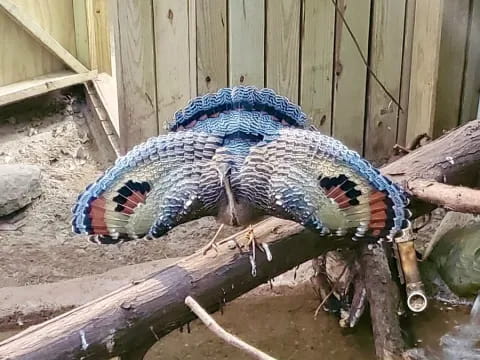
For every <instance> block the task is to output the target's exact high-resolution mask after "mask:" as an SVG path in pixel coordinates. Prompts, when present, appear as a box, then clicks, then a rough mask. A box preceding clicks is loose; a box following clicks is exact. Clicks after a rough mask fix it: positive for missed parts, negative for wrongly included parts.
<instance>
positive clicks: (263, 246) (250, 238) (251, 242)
mask: <svg viewBox="0 0 480 360" xmlns="http://www.w3.org/2000/svg"><path fill="white" fill-rule="evenodd" d="M246 238H247V246H251V248H252V253H251V255H250V264H251V266H252V276H254V277H255V276H256V275H257V263H256V248H257V246H258V247H259V249H260V250H261V251H263V252H265V255H266V257H267V260H268V261H272V253H271V251H270V248H269V246H268V244H267V243H257V240H256V238H255V233H254V231H253V226H252V225H250V226H249V227H248V231H247V234H246Z"/></svg>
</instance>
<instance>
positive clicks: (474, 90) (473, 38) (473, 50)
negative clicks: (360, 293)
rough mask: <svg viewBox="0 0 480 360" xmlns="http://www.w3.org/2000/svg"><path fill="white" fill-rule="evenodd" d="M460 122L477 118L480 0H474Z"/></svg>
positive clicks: (479, 61)
mask: <svg viewBox="0 0 480 360" xmlns="http://www.w3.org/2000/svg"><path fill="white" fill-rule="evenodd" d="M465 65H466V66H465V72H464V76H463V94H462V108H461V114H460V122H461V123H462V124H464V123H466V122H467V121H470V120H473V119H477V118H478V117H477V111H478V97H479V96H480V0H473V3H472V13H471V17H470V33H469V41H468V50H467V58H466V64H465Z"/></svg>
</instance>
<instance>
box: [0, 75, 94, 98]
mask: <svg viewBox="0 0 480 360" xmlns="http://www.w3.org/2000/svg"><path fill="white" fill-rule="evenodd" d="M96 76H97V71H96V70H93V71H87V72H84V73H80V74H76V73H74V72H72V71H63V72H59V73H52V74H48V75H44V76H42V77H39V78H35V79H31V80H25V81H20V82H17V83H14V84H9V85H5V86H2V87H0V106H2V105H6V104H10V103H14V102H17V101H20V100H24V99H27V98H30V97H34V96H38V95H42V94H46V93H48V92H51V91H54V90H58V89H62V88H66V87H69V86H72V85H77V84H80V83H83V82H86V81H89V80H92V79H94V78H95V77H96Z"/></svg>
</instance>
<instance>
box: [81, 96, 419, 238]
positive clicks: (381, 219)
mask: <svg viewBox="0 0 480 360" xmlns="http://www.w3.org/2000/svg"><path fill="white" fill-rule="evenodd" d="M406 205H407V197H406V195H405V193H404V192H403V191H402V190H401V189H400V188H399V187H398V186H396V185H395V184H393V183H392V182H391V181H390V180H388V179H387V178H386V177H384V176H383V175H381V174H380V173H379V171H378V170H376V169H375V168H374V167H372V165H370V164H369V163H368V162H367V161H366V160H365V159H362V158H361V157H360V156H359V154H357V153H356V152H354V151H352V150H349V149H348V148H347V147H345V146H344V145H343V144H342V143H340V142H339V141H337V140H335V139H333V138H331V137H329V136H326V135H322V134H321V133H319V132H318V131H313V130H311V129H310V128H308V121H307V116H306V115H305V114H304V113H303V112H302V111H301V109H300V108H299V107H298V106H297V105H295V104H293V103H291V102H290V101H289V100H288V99H287V98H285V97H282V96H279V95H277V94H275V93H274V92H273V91H272V90H270V89H257V88H254V87H234V88H224V89H221V90H219V91H218V92H217V93H214V94H207V95H204V96H200V97H197V98H195V99H193V100H191V101H190V103H189V104H188V105H187V106H186V107H185V108H184V109H183V110H181V111H178V112H177V113H176V114H175V118H174V120H173V121H172V122H171V123H170V125H169V132H168V133H167V134H166V135H160V136H158V137H154V138H151V139H149V140H148V141H146V142H145V143H143V144H141V145H138V146H136V147H134V148H133V149H132V150H131V151H130V152H129V153H127V154H126V155H125V156H124V157H122V158H119V159H118V160H117V161H116V163H115V165H114V166H113V167H111V168H110V169H109V170H107V171H106V172H105V174H104V175H103V176H101V177H100V178H99V179H98V180H97V181H96V182H95V183H93V184H91V185H90V186H88V187H87V189H86V190H85V191H84V192H83V193H82V194H80V196H79V197H78V201H77V204H76V206H75V207H74V209H73V231H74V232H76V233H80V234H90V235H97V237H98V241H99V242H101V243H116V242H118V241H128V240H132V239H137V238H141V237H145V236H146V237H149V238H157V237H159V236H161V235H163V234H165V233H166V232H168V231H169V230H170V229H172V228H173V227H175V226H176V225H179V224H181V223H184V222H187V221H189V220H192V219H195V218H199V217H202V216H206V215H213V216H216V218H217V219H218V221H219V222H220V223H223V224H228V225H235V226H238V225H246V224H251V223H253V222H255V221H256V220H258V219H259V218H261V217H262V216H267V215H270V216H276V217H279V218H284V219H290V220H294V221H296V222H298V223H301V224H303V225H304V226H306V227H307V228H310V229H312V230H315V231H318V232H319V233H320V234H322V235H327V234H333V235H339V236H340V235H345V234H348V233H351V235H352V237H353V238H354V239H360V238H369V239H374V240H375V239H384V238H389V239H391V238H393V237H394V236H395V235H396V234H397V233H399V232H400V231H401V230H402V229H405V228H406V227H407V226H408V224H409V220H408V218H409V216H410V214H409V211H408V210H407V209H406Z"/></svg>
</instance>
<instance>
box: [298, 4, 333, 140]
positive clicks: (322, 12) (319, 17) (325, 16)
mask: <svg viewBox="0 0 480 360" xmlns="http://www.w3.org/2000/svg"><path fill="white" fill-rule="evenodd" d="M302 23H303V32H301V36H302V38H301V39H300V40H301V44H302V45H301V50H302V56H301V64H300V65H301V75H300V104H301V105H302V109H303V111H305V113H306V114H308V116H310V117H311V119H312V122H313V125H314V126H315V127H316V128H317V129H318V130H320V131H321V132H322V133H324V134H327V135H330V134H331V133H332V101H333V97H332V95H333V56H332V54H333V47H334V40H335V6H333V5H332V2H331V0H305V1H304V3H303V9H302Z"/></svg>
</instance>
